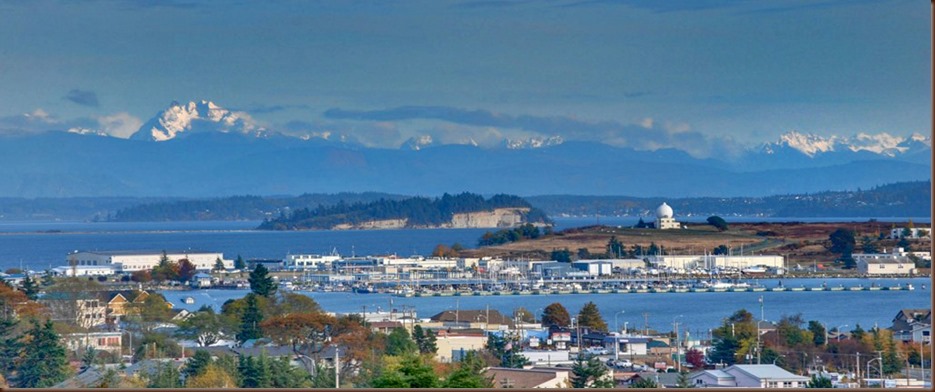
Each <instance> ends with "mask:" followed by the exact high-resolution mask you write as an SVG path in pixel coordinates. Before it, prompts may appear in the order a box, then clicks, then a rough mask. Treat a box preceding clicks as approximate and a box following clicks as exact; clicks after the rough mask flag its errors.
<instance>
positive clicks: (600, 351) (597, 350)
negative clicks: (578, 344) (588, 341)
mask: <svg viewBox="0 0 935 392" xmlns="http://www.w3.org/2000/svg"><path fill="white" fill-rule="evenodd" d="M584 352H585V353H587V354H591V355H607V354H610V351H607V349H606V348H604V347H588V348H586V349H584Z"/></svg>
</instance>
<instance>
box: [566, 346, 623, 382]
mask: <svg viewBox="0 0 935 392" xmlns="http://www.w3.org/2000/svg"><path fill="white" fill-rule="evenodd" d="M608 370H609V369H608V368H607V366H604V364H603V363H601V360H600V358H598V357H595V356H585V355H584V354H582V353H578V356H577V358H576V359H575V362H574V364H572V367H571V386H572V388H613V387H614V382H613V380H609V379H608V378H607V372H608Z"/></svg>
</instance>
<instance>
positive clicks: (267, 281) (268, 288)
mask: <svg viewBox="0 0 935 392" xmlns="http://www.w3.org/2000/svg"><path fill="white" fill-rule="evenodd" d="M248 280H249V282H250V291H253V292H254V293H256V295H262V296H264V297H267V298H269V297H270V296H272V295H273V294H275V293H276V283H275V282H273V277H271V276H269V270H268V269H266V267H265V266H264V265H263V264H261V263H257V264H256V267H255V268H253V272H250V278H249V279H248Z"/></svg>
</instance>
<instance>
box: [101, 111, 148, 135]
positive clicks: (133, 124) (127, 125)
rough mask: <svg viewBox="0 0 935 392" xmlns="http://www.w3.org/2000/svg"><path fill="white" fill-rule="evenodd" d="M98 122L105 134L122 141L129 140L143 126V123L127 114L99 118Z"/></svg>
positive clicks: (121, 113)
mask: <svg viewBox="0 0 935 392" xmlns="http://www.w3.org/2000/svg"><path fill="white" fill-rule="evenodd" d="M97 121H98V123H100V124H101V130H102V131H103V132H104V133H106V134H108V135H110V136H113V137H119V138H122V139H126V138H129V137H130V135H133V133H134V132H136V131H137V130H139V129H140V126H141V125H143V121H141V120H140V119H138V118H136V117H134V116H132V115H130V114H129V113H126V112H120V113H115V114H112V115H109V116H102V117H98V118H97Z"/></svg>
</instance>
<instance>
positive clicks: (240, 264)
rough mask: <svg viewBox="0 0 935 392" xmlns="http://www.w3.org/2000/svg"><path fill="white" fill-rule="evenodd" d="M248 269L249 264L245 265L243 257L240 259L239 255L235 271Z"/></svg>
mask: <svg viewBox="0 0 935 392" xmlns="http://www.w3.org/2000/svg"><path fill="white" fill-rule="evenodd" d="M246 268H247V263H244V261H243V257H240V255H237V259H236V260H234V269H236V270H240V271H243V270H244V269H246Z"/></svg>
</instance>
